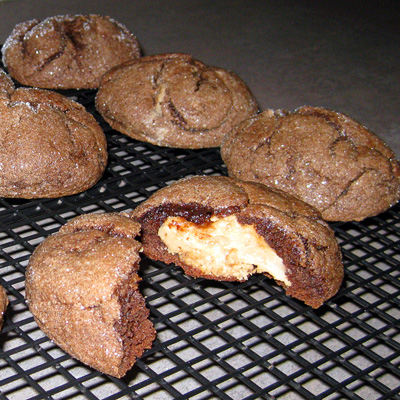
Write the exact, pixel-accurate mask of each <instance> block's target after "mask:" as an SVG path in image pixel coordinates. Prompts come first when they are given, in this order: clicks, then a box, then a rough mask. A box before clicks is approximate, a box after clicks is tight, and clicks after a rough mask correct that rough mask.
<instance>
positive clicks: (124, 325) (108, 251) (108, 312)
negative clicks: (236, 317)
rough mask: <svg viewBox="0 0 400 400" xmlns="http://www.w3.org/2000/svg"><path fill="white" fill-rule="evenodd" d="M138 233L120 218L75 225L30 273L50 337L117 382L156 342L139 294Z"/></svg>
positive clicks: (33, 298)
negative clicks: (116, 378)
mask: <svg viewBox="0 0 400 400" xmlns="http://www.w3.org/2000/svg"><path fill="white" fill-rule="evenodd" d="M139 231H140V225H139V224H137V223H135V222H134V221H132V220H131V219H129V218H127V217H124V216H123V215H120V214H118V213H104V214H86V215H82V216H79V217H76V218H75V219H73V220H71V221H70V222H69V223H67V224H66V225H64V226H63V227H62V228H61V229H60V231H59V232H57V233H56V234H54V235H52V236H50V237H48V238H47V239H46V240H45V241H44V242H42V244H41V245H39V247H37V249H36V250H35V252H34V253H33V255H32V256H31V259H30V261H29V265H28V268H27V272H26V298H27V300H28V305H29V309H30V310H31V312H32V314H33V315H34V317H35V320H36V322H37V323H38V325H39V326H40V328H41V329H42V330H43V332H45V333H46V334H47V335H48V337H49V338H50V339H52V340H53V341H54V342H55V343H56V344H57V345H59V346H60V347H61V348H63V349H64V350H65V351H66V352H68V353H69V354H70V355H72V356H73V357H75V358H77V359H79V360H80V361H82V362H83V363H85V364H87V365H90V366H91V367H93V368H95V369H97V370H99V371H101V372H103V373H106V374H109V375H112V376H116V377H122V376H123V375H125V374H126V372H127V371H128V370H129V369H130V368H131V367H132V365H133V364H134V363H135V361H136V359H137V358H138V357H140V356H141V355H142V353H143V351H144V350H145V349H148V348H150V347H151V344H152V342H153V340H154V338H155V330H154V328H153V324H152V323H151V321H150V320H149V319H148V316H149V310H148V309H147V308H146V306H145V301H144V298H143V296H142V295H141V294H140V292H139V282H140V277H139V276H138V274H137V272H138V269H139V261H140V257H139V253H138V252H139V249H140V243H139V242H137V241H136V240H135V237H136V236H137V235H138V234H139Z"/></svg>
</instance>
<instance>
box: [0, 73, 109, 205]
mask: <svg viewBox="0 0 400 400" xmlns="http://www.w3.org/2000/svg"><path fill="white" fill-rule="evenodd" d="M0 143H1V146H0V166H1V168H0V196H1V197H14V198H25V199H32V198H51V197H60V196H67V195H72V194H75V193H79V192H82V191H84V190H86V189H88V188H90V187H91V186H93V185H94V184H95V183H96V182H97V181H98V180H99V179H100V177H101V176H102V174H103V172H104V170H105V168H106V165H107V157H108V156H107V142H106V138H105V135H104V132H103V131H102V129H101V128H100V126H99V124H98V123H97V122H96V120H95V118H94V117H93V116H92V115H91V114H89V113H88V112H87V111H86V109H85V108H84V107H83V106H82V105H80V104H79V103H77V102H75V101H73V100H70V99H69V98H67V97H65V96H62V95H60V94H58V93H55V92H51V91H48V90H44V89H35V88H18V89H14V86H13V83H12V81H11V78H10V77H9V76H8V75H6V74H5V73H4V71H1V72H0Z"/></svg>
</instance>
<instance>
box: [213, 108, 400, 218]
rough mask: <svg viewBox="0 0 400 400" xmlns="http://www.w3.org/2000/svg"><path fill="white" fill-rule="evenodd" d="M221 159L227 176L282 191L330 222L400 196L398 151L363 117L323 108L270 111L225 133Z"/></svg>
mask: <svg viewBox="0 0 400 400" xmlns="http://www.w3.org/2000/svg"><path fill="white" fill-rule="evenodd" d="M221 156H222V158H223V160H224V162H225V164H226V166H227V168H228V172H229V175H230V176H233V177H236V178H239V179H244V180H249V181H255V182H261V183H264V184H266V185H268V186H272V187H275V188H278V189H281V190H284V191H286V192H288V193H290V194H292V195H294V196H296V197H298V198H300V199H301V200H303V201H305V202H307V203H309V204H311V205H312V206H314V207H316V208H317V209H318V210H319V211H320V212H321V214H322V217H323V218H324V219H325V220H327V221H352V220H355V221H360V220H362V219H364V218H367V217H371V216H374V215H378V214H379V213H381V212H383V211H386V210H387V209H388V208H389V207H391V206H392V205H393V204H395V203H396V202H397V201H398V200H399V198H400V166H399V162H398V161H397V160H396V158H395V155H394V153H393V151H392V150H391V149H390V148H389V147H388V146H387V145H386V144H385V143H384V142H383V141H382V140H381V139H380V138H378V137H377V136H376V135H375V134H374V133H373V132H371V131H370V130H368V129H367V128H365V127H364V126H362V125H361V124H360V123H359V122H357V121H355V120H354V119H352V118H350V117H349V116H347V115H345V114H342V113H339V112H335V111H331V110H327V109H325V108H322V107H310V106H307V107H300V108H298V109H297V110H295V111H294V112H292V113H290V112H287V111H284V110H266V111H264V112H262V113H260V114H259V115H257V116H255V117H254V118H250V119H248V120H247V121H244V122H243V123H242V124H240V125H239V126H237V127H235V128H234V129H233V130H232V131H231V132H230V133H229V134H228V135H227V136H226V137H225V139H224V142H223V144H222V146H221Z"/></svg>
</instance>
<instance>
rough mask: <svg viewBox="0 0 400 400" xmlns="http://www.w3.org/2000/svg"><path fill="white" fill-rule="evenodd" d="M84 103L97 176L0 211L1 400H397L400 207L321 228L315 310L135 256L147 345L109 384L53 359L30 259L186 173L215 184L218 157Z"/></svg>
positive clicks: (58, 353) (255, 287)
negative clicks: (320, 297)
mask: <svg viewBox="0 0 400 400" xmlns="http://www.w3.org/2000/svg"><path fill="white" fill-rule="evenodd" d="M64 94H66V95H68V96H69V97H72V98H74V99H75V100H77V101H78V102H80V103H82V104H83V105H84V106H85V107H86V108H87V110H88V111H89V112H91V113H92V114H93V115H94V116H95V117H96V119H97V120H98V121H99V123H100V124H101V126H102V128H103V129H104V131H105V133H106V135H107V139H108V151H109V164H108V168H107V170H106V172H105V174H104V176H103V178H102V179H101V180H100V181H99V182H98V184H96V185H95V186H94V187H93V188H91V189H89V190H87V191H86V192H84V193H81V194H78V195H75V196H69V197H63V198H58V199H46V200H32V201H25V200H10V199H4V198H3V199H0V283H1V284H2V285H3V286H4V287H5V288H6V290H7V293H8V296H9V299H10V305H9V307H8V310H7V313H6V316H5V323H4V326H3V329H2V332H1V335H0V399H35V400H39V399H70V398H71V399H72V398H73V399H93V400H94V399H96V400H97V399H110V400H111V399H146V400H149V399H151V400H158V399H160V400H161V399H162V400H168V399H174V400H179V399H196V400H200V399H201V400H209V399H224V400H243V399H246V400H251V399H260V398H262V399H271V400H272V399H280V400H298V399H300V400H301V399H317V400H318V399H329V400H338V399H354V400H366V399H368V400H375V399H376V400H378V399H379V400H383V399H394V400H396V399H397V400H399V399H400V368H399V364H400V326H399V325H400V323H399V320H400V307H399V305H400V279H399V278H400V268H399V264H400V256H399V248H400V207H399V205H396V206H395V207H393V208H392V209H390V210H389V211H387V212H386V213H384V214H382V215H379V216H377V217H375V218H370V219H368V220H366V221H363V222H360V223H357V222H351V223H336V224H332V227H333V229H334V230H335V233H336V235H337V238H338V241H339V243H340V245H341V248H342V252H343V259H344V266H345V279H344V283H343V286H342V288H341V290H340V292H339V293H338V294H337V295H336V296H335V297H334V298H333V299H331V300H329V301H328V302H327V303H326V304H325V305H324V306H322V307H321V308H319V309H317V310H313V309H311V308H309V307H307V306H305V305H304V304H303V303H301V302H299V301H297V300H294V299H292V298H290V297H288V296H286V295H285V293H284V291H283V290H282V288H280V287H279V286H278V285H276V284H275V283H274V281H272V280H270V279H268V278H266V277H264V276H253V277H252V278H251V279H249V280H248V281H246V282H242V283H230V282H214V281H208V280H204V279H193V278H190V277H188V276H186V275H185V274H184V273H183V272H182V270H181V269H180V268H178V267H176V266H174V265H165V264H163V263H159V262H154V261H151V260H149V259H147V258H146V257H143V259H142V262H141V269H140V274H141V276H142V284H141V291H142V293H143V294H144V295H145V296H146V303H147V306H148V307H149V309H150V312H151V316H150V317H151V319H152V321H153V323H154V325H155V328H156V330H157V339H156V341H155V342H154V344H153V347H152V348H151V349H150V350H148V351H146V352H145V354H144V355H143V357H142V358H141V359H140V360H138V362H137V363H136V364H135V365H134V367H133V368H132V370H131V371H129V372H128V374H127V375H126V376H125V377H124V378H122V379H116V378H113V377H110V376H107V375H103V374H101V373H99V372H97V371H95V370H93V369H91V368H89V367H87V366H85V365H83V364H81V363H80V362H79V361H76V360H75V359H73V358H71V357H70V356H69V355H68V354H66V353H65V352H63V351H62V350H61V349H60V348H58V347H57V346H56V345H55V344H54V343H52V342H51V341H50V340H49V339H48V338H47V337H46V336H45V335H44V334H43V333H42V332H41V331H40V329H39V328H38V326H37V325H36V323H35V321H34V319H33V316H32V315H31V314H30V312H29V310H28V308H27V305H26V303H25V299H24V289H25V288H24V284H25V277H24V273H25V268H26V266H27V263H28V261H29V258H30V255H31V254H32V252H33V250H34V249H35V247H36V246H37V245H38V244H39V243H40V242H41V241H43V240H44V239H45V238H46V237H47V236H48V235H50V234H52V233H54V232H56V231H57V230H58V229H59V228H60V226H62V225H63V224H65V223H66V222H67V221H68V220H70V219H71V218H73V217H75V216H77V215H80V214H84V213H92V212H96V213H99V212H112V211H129V210H132V209H133V208H134V207H136V206H137V205H138V204H139V203H140V202H142V201H143V200H145V199H146V198H148V197H149V196H150V195H151V194H152V193H154V192H155V191H156V190H158V189H160V188H161V187H163V186H165V185H168V184H169V183H171V182H173V181H175V180H177V179H180V178H182V177H184V176H189V175H196V174H197V175H199V174H205V175H226V169H225V166H224V165H223V163H222V160H221V157H220V154H219V150H218V149H203V150H186V149H172V148H161V147H157V146H153V145H151V144H148V143H141V142H138V141H135V140H133V139H130V138H129V137H127V136H124V135H122V134H119V133H118V132H116V131H113V130H112V129H111V128H110V127H109V126H108V125H107V124H106V123H105V122H104V121H103V120H102V119H101V117H100V116H99V115H98V114H97V113H96V110H95V107H94V98H95V91H90V90H88V91H68V92H65V93H64Z"/></svg>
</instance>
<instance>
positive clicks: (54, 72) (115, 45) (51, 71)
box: [2, 14, 140, 89]
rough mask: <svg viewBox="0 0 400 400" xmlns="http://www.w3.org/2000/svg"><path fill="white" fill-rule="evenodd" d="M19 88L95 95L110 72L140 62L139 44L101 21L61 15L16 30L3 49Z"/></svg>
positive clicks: (120, 28) (120, 26)
mask: <svg viewBox="0 0 400 400" xmlns="http://www.w3.org/2000/svg"><path fill="white" fill-rule="evenodd" d="M2 53H3V63H4V64H5V65H6V67H7V68H8V72H9V73H10V75H11V76H12V77H13V78H14V79H15V80H17V81H18V82H20V83H22V84H24V85H27V86H35V87H40V88H45V89H92V88H97V87H98V86H99V84H100V78H101V76H102V75H103V74H104V73H105V72H106V71H108V70H109V69H110V68H112V67H114V66H116V65H118V64H121V63H123V62H125V61H128V60H132V59H135V58H138V57H140V46H139V42H138V40H137V38H136V37H135V36H134V35H133V34H132V33H131V32H130V31H129V30H128V29H127V28H126V27H125V26H124V25H123V24H121V23H119V22H118V21H115V20H114V19H113V18H110V17H108V16H102V15H94V14H90V15H57V16H53V17H48V18H46V19H45V20H43V21H39V20H37V19H33V20H30V21H25V22H22V23H20V24H18V25H16V26H15V28H14V30H13V31H12V33H11V34H10V36H9V37H8V38H7V39H6V41H5V43H4V46H3V48H2Z"/></svg>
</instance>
